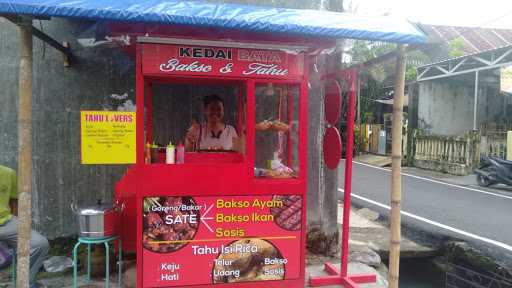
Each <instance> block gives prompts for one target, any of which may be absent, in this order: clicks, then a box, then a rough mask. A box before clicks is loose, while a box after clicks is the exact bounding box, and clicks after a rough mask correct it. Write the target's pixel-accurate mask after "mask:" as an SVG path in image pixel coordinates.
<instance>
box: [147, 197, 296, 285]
mask: <svg viewBox="0 0 512 288" xmlns="http://www.w3.org/2000/svg"><path fill="white" fill-rule="evenodd" d="M143 205H144V207H143V215H142V221H143V233H142V235H141V236H142V243H143V244H142V245H143V268H142V269H143V273H142V274H143V275H144V276H143V277H144V278H143V285H144V287H172V286H181V287H182V286H185V285H212V284H222V283H235V282H253V281H268V280H283V279H297V278H299V275H300V263H301V259H300V257H301V256H300V255H301V253H300V252H301V249H302V245H301V231H302V228H303V227H302V226H301V225H302V197H301V196H300V195H263V196H217V197H187V196H165V197H146V198H144V200H143Z"/></svg>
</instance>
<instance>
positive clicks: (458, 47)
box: [448, 36, 465, 58]
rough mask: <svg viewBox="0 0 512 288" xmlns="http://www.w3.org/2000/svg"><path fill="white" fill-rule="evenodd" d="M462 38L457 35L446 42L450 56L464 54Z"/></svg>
mask: <svg viewBox="0 0 512 288" xmlns="http://www.w3.org/2000/svg"><path fill="white" fill-rule="evenodd" d="M464 54H465V53H464V39H463V38H462V37H461V36H459V37H457V38H454V39H452V40H451V41H450V42H448V56H450V58H455V57H460V56H464Z"/></svg>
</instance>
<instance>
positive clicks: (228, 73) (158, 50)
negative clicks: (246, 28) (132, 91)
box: [141, 44, 304, 79]
mask: <svg viewBox="0 0 512 288" xmlns="http://www.w3.org/2000/svg"><path fill="white" fill-rule="evenodd" d="M141 46H142V48H141V49H142V51H141V53H142V73H143V74H144V75H152V76H164V77H165V76H169V75H172V76H208V77H220V78H246V79H249V78H250V79H297V78H300V77H301V76H302V75H303V74H304V66H303V63H304V61H303V58H304V54H303V53H296V52H294V51H293V50H289V51H286V50H284V49H283V50H269V49H252V48H240V47H212V46H197V45H177V44H142V45H141Z"/></svg>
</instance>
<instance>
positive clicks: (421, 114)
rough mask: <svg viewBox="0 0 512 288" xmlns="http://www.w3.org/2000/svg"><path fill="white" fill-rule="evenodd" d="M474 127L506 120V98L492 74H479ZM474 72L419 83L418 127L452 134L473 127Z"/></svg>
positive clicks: (460, 132) (437, 132) (448, 134)
mask: <svg viewBox="0 0 512 288" xmlns="http://www.w3.org/2000/svg"><path fill="white" fill-rule="evenodd" d="M480 79H481V81H480V82H479V89H478V105H477V129H478V128H479V127H480V125H481V124H483V123H488V122H499V121H507V119H508V118H510V116H509V115H508V113H507V112H506V111H507V110H506V109H507V105H506V104H507V98H510V97H505V96H504V95H502V94H500V93H499V91H498V86H497V84H496V83H492V80H493V78H492V75H488V76H485V77H481V78H480ZM474 87H475V85H474V73H472V74H467V75H464V76H456V77H449V78H445V79H439V80H431V81H423V82H420V83H419V99H418V128H420V129H426V130H428V131H430V132H431V133H432V134H438V135H447V136H455V135H461V134H464V133H465V132H467V131H469V130H472V129H473V111H474V108H473V107H474V89H475V88H474Z"/></svg>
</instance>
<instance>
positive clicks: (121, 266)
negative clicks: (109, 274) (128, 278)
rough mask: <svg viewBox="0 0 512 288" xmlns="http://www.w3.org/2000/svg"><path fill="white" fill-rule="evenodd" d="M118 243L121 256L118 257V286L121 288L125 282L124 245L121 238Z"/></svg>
mask: <svg viewBox="0 0 512 288" xmlns="http://www.w3.org/2000/svg"><path fill="white" fill-rule="evenodd" d="M117 242H118V245H119V247H118V250H119V251H118V253H119V255H117V256H118V257H119V268H118V269H119V270H118V272H117V273H118V276H117V277H118V279H117V285H118V286H119V287H121V283H122V282H123V280H122V279H123V244H122V242H121V239H120V238H119V239H118V240H117Z"/></svg>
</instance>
